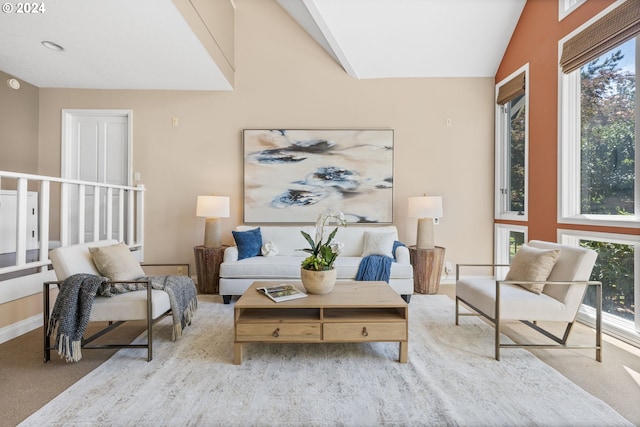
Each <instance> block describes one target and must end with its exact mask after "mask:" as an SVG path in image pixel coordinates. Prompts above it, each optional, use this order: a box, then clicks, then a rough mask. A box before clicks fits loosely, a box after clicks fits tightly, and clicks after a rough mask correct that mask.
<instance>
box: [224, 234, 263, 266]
mask: <svg viewBox="0 0 640 427" xmlns="http://www.w3.org/2000/svg"><path fill="white" fill-rule="evenodd" d="M231 234H233V239H234V240H235V241H236V246H237V247H238V259H245V258H251V257H254V256H258V255H260V254H261V253H260V250H261V248H262V234H261V233H260V227H257V228H254V229H252V230H247V231H232V232H231Z"/></svg>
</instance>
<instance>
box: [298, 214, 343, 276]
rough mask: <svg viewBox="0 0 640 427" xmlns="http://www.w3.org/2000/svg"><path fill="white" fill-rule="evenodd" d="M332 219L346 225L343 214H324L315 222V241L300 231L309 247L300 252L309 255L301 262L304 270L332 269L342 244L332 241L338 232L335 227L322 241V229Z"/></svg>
mask: <svg viewBox="0 0 640 427" xmlns="http://www.w3.org/2000/svg"><path fill="white" fill-rule="evenodd" d="M332 219H333V220H335V221H336V222H337V223H338V224H339V225H342V226H346V225H347V222H346V220H345V218H344V214H343V213H342V212H338V213H326V214H322V215H320V216H319V217H318V221H317V222H316V238H315V239H313V238H312V237H311V236H310V235H309V233H306V232H304V231H302V230H301V231H300V232H301V233H302V235H303V236H304V238H305V240H306V241H307V242H308V243H309V246H310V247H309V248H305V249H301V250H302V251H304V252H307V253H309V254H311V255H309V256H308V257H307V258H305V259H304V260H303V261H302V264H301V266H302V268H304V269H305V270H314V271H322V270H331V269H332V268H333V263H334V262H335V260H336V258H337V257H338V255H340V252H341V251H342V244H341V243H339V242H334V241H333V238H334V237H335V236H336V233H337V232H338V227H336V228H335V229H334V230H333V231H332V232H331V233H330V234H329V237H327V240H325V241H323V235H324V227H325V225H326V224H327V222H329V221H330V220H332Z"/></svg>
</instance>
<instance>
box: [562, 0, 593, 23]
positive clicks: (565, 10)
mask: <svg viewBox="0 0 640 427" xmlns="http://www.w3.org/2000/svg"><path fill="white" fill-rule="evenodd" d="M586 2H587V0H558V21H562V20H563V19H564V18H566V17H567V16H569V15H570V14H571V13H572V12H573V11H574V10H576V9H577V8H579V7H580V6H582V5H583V4H585V3H586Z"/></svg>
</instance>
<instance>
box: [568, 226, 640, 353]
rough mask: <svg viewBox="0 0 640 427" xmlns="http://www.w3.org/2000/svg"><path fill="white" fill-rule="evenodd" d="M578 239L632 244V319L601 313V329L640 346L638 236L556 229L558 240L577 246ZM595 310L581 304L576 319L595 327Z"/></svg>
mask: <svg viewBox="0 0 640 427" xmlns="http://www.w3.org/2000/svg"><path fill="white" fill-rule="evenodd" d="M580 240H594V241H599V242H609V243H617V244H623V245H632V246H634V261H633V262H634V277H633V280H634V283H633V292H634V300H635V301H636V313H635V314H634V316H635V317H634V320H635V322H634V321H631V320H627V319H621V318H619V317H618V316H614V315H612V314H610V313H604V312H603V313H602V329H603V331H605V332H606V333H607V334H609V335H611V336H614V337H616V338H618V339H620V340H622V341H625V342H628V343H630V344H632V345H635V346H638V347H640V307H638V304H637V301H640V236H635V235H631V234H616V233H603V232H596V231H586V230H567V229H558V242H560V243H562V244H565V245H571V246H579V244H580ZM595 318H596V311H595V309H594V308H593V307H590V306H587V305H584V304H583V305H582V307H581V308H580V311H579V313H578V317H577V320H578V321H580V322H581V323H584V324H586V325H589V326H591V327H595Z"/></svg>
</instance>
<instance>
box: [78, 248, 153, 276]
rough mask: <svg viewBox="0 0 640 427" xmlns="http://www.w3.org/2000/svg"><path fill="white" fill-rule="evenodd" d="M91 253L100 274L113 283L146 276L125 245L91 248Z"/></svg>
mask: <svg viewBox="0 0 640 427" xmlns="http://www.w3.org/2000/svg"><path fill="white" fill-rule="evenodd" d="M89 253H90V254H91V258H92V259H93V263H94V264H95V265H96V268H97V269H98V271H99V272H100V274H102V275H103V276H104V277H106V278H108V279H109V280H111V281H112V282H116V281H119V280H125V281H126V280H135V279H137V278H139V277H142V276H144V271H143V270H142V267H140V263H139V262H138V260H137V259H136V258H135V256H133V254H132V253H131V251H130V250H129V248H128V247H127V245H125V244H124V243H118V244H115V245H111V246H99V247H93V248H89Z"/></svg>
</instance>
